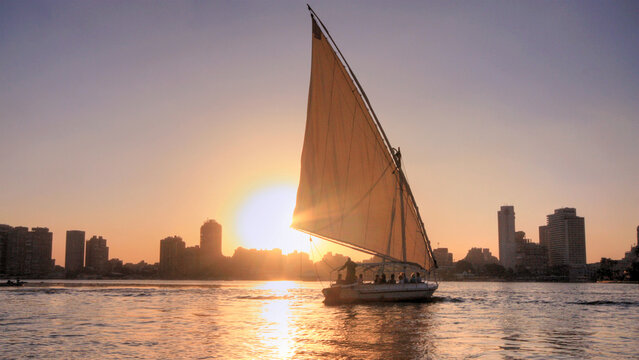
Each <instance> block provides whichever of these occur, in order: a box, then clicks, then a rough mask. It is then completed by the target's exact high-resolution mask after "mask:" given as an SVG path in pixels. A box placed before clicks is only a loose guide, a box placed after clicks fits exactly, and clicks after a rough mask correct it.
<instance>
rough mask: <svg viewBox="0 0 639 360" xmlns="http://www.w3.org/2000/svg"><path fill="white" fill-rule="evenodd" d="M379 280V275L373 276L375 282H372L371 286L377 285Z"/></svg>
mask: <svg viewBox="0 0 639 360" xmlns="http://www.w3.org/2000/svg"><path fill="white" fill-rule="evenodd" d="M379 282H380V279H379V274H375V281H373V284H379Z"/></svg>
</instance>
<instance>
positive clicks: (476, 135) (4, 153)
mask: <svg viewBox="0 0 639 360" xmlns="http://www.w3.org/2000/svg"><path fill="white" fill-rule="evenodd" d="M311 6H313V7H314V9H315V11H316V12H317V13H318V14H319V16H320V17H321V18H322V20H323V21H324V23H325V24H326V25H327V26H328V27H329V30H330V31H331V34H332V35H333V37H334V38H335V40H336V41H337V42H338V44H339V46H340V48H341V49H342V52H343V53H344V55H345V56H346V57H347V59H348V60H349V62H350V64H351V66H353V68H354V70H355V72H356V74H357V76H358V77H359V80H360V81H361V83H362V85H363V86H364V88H365V90H366V92H367V94H368V96H369V98H370V100H371V102H372V104H373V106H374V108H375V110H376V112H377V114H378V116H379V117H380V120H381V122H382V125H383V126H384V128H385V130H386V132H387V134H388V136H389V138H390V141H391V143H392V144H393V145H394V146H401V148H402V154H403V160H404V164H405V169H406V171H407V175H408V179H409V182H410V184H411V187H412V189H413V191H414V193H415V197H416V199H417V201H418V204H419V206H420V210H421V212H422V216H423V218H424V222H425V224H426V228H427V230H428V232H429V236H430V238H431V240H432V242H433V246H434V247H438V246H440V247H448V248H449V249H450V250H451V251H452V252H453V253H454V255H455V259H456V260H457V259H459V258H462V257H463V256H465V254H466V252H467V250H468V249H469V248H470V247H471V246H478V247H489V248H490V249H491V250H492V252H493V254H494V255H498V246H497V211H498V210H499V207H500V206H501V205H504V204H509V205H514V206H515V213H516V228H517V229H518V230H523V231H526V233H527V235H528V237H530V238H532V239H533V240H535V241H537V240H538V229H537V228H538V226H539V225H543V224H545V221H546V218H545V216H546V215H547V214H550V213H552V212H553V210H554V209H556V208H560V207H566V206H568V207H575V208H577V213H578V215H580V216H583V217H585V223H586V251H587V258H588V261H589V262H594V261H598V260H599V258H601V257H602V256H605V257H613V258H620V257H622V256H623V253H624V252H625V251H627V250H628V249H629V247H630V245H631V244H632V243H634V242H635V241H636V227H637V225H639V3H638V2H636V1H628V2H623V1H614V2H610V1H609V2H604V1H595V2H590V1H548V2H544V1H528V2H522V1H467V2H451V1H441V2H439V1H437V2H435V1H415V2H407V1H406V2H405V1H402V2H388V1H380V2H371V1H361V2H360V1H349V2H342V1H322V2H312V3H311ZM310 46H311V23H310V18H309V16H308V12H307V10H306V5H305V2H304V1H291V2H285V1H272V2H270V1H255V2H243V1H232V2H205V1H194V2H186V1H168V2H160V1H75V2H74V1H2V2H0V169H1V173H2V176H1V177H0V223H5V224H9V225H13V226H17V225H24V226H29V227H32V226H47V227H49V228H50V229H51V230H52V231H53V233H54V235H53V252H54V257H55V258H56V263H57V264H61V265H64V242H65V231H66V230H68V229H81V230H85V231H86V232H87V237H88V236H91V235H102V236H104V237H105V238H107V239H108V245H109V247H110V257H118V258H120V259H123V260H125V261H134V262H137V261H139V260H142V259H144V260H146V261H150V262H155V261H157V260H158V258H159V240H160V239H162V238H163V237H166V236H169V235H174V234H177V235H181V236H182V237H183V238H184V239H185V241H186V242H187V245H195V244H197V243H198V242H199V226H200V225H201V224H202V222H203V221H204V220H205V219H206V218H213V219H216V220H218V221H220V222H221V223H222V225H223V226H224V245H223V252H224V253H225V254H226V255H231V254H232V253H233V249H234V248H235V247H237V246H238V245H242V246H245V247H247V246H249V247H254V246H255V244H263V245H262V246H261V247H264V248H270V247H272V244H273V243H272V242H270V240H269V239H267V238H264V239H259V240H253V241H256V242H255V243H251V242H250V241H247V240H246V239H243V238H242V237H241V236H239V235H238V234H240V233H242V231H241V229H238V228H237V227H238V226H240V227H241V226H246V225H238V224H239V223H245V220H246V219H244V220H243V222H241V221H238V220H237V219H238V218H240V217H241V216H240V214H242V211H243V210H242V209H244V208H246V206H247V205H246V204H247V203H250V202H251V198H252V196H254V194H259V193H260V192H264V191H267V192H268V189H269V188H270V187H275V188H282V187H283V186H284V187H287V188H290V189H291V193H292V194H294V191H295V187H296V184H297V179H298V176H299V161H300V155H301V146H302V141H303V135H304V125H305V119H306V102H307V95H308V82H309V77H310V74H309V71H310V59H311V52H310V51H311V49H310ZM281 208H284V209H289V208H290V209H292V204H283V205H282V204H278V205H276V206H274V209H273V211H274V212H275V211H278V210H277V209H281ZM252 209H253V210H251V211H253V212H254V211H255V208H252ZM258 209H259V207H258ZM266 210H268V209H266ZM245 213H246V212H245ZM258 213H259V211H258ZM304 246H307V244H304ZM301 248H304V247H301Z"/></svg>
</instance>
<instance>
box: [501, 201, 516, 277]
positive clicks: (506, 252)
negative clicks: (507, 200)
mask: <svg viewBox="0 0 639 360" xmlns="http://www.w3.org/2000/svg"><path fill="white" fill-rule="evenodd" d="M497 225H498V227H499V262H500V264H501V265H502V266H503V267H505V268H511V269H514V267H515V257H516V256H517V254H516V244H515V208H514V207H513V206H502V207H501V210H499V211H498V212H497Z"/></svg>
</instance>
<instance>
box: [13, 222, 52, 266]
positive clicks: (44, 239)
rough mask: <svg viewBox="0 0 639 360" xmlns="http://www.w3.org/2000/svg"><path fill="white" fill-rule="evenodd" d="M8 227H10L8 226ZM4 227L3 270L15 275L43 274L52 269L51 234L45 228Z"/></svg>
mask: <svg viewBox="0 0 639 360" xmlns="http://www.w3.org/2000/svg"><path fill="white" fill-rule="evenodd" d="M9 228H10V227H9ZM9 228H4V230H6V233H5V234H4V235H3V236H1V237H2V238H3V239H4V241H3V242H4V245H3V247H4V250H3V252H4V255H2V256H3V258H4V259H3V262H4V269H3V270H4V272H5V273H6V274H8V275H16V276H25V275H27V276H43V275H46V274H48V273H49V272H51V270H53V265H54V261H53V260H52V259H51V252H52V242H53V234H52V233H51V232H50V231H49V229H47V228H41V227H35V228H32V229H31V231H29V229H28V228H26V227H23V226H17V227H14V228H11V229H9Z"/></svg>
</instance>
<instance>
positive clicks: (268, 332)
mask: <svg viewBox="0 0 639 360" xmlns="http://www.w3.org/2000/svg"><path fill="white" fill-rule="evenodd" d="M296 286H297V285H296V283H295V282H293V281H270V282H266V283H264V284H260V285H258V286H256V289H259V290H262V291H268V292H269V293H270V294H269V295H268V296H267V298H269V300H266V301H264V302H263V304H262V308H261V311H260V316H261V317H262V319H263V320H264V325H263V326H262V328H260V329H258V332H257V336H258V337H259V340H260V342H261V343H262V344H263V345H264V346H265V347H267V348H272V349H273V352H274V353H273V355H274V358H279V359H284V358H291V357H292V356H293V355H294V339H293V335H294V334H293V333H294V330H295V328H294V327H293V326H291V305H292V304H291V302H292V301H291V300H290V298H289V297H288V295H289V291H290V289H292V288H294V287H296Z"/></svg>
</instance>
